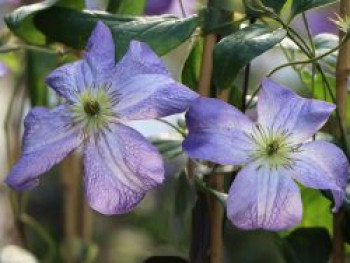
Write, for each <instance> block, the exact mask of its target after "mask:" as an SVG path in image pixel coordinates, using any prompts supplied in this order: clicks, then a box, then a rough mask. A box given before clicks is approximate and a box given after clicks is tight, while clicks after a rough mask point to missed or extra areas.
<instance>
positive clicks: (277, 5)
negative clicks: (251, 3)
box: [243, 0, 287, 17]
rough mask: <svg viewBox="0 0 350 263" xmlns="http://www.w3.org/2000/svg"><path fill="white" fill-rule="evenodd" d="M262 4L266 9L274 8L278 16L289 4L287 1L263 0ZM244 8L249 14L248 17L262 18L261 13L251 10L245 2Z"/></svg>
mask: <svg viewBox="0 0 350 263" xmlns="http://www.w3.org/2000/svg"><path fill="white" fill-rule="evenodd" d="M261 2H262V4H263V5H264V6H266V7H269V8H272V9H273V10H274V11H275V12H276V13H277V14H279V13H280V12H281V10H282V8H283V6H284V5H285V3H286V2H287V0H279V1H276V0H261ZM243 3H244V6H245V12H246V14H247V16H249V17H260V16H261V13H259V12H257V11H255V10H252V9H251V8H249V7H248V6H247V4H246V3H245V1H243Z"/></svg>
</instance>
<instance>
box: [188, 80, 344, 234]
mask: <svg viewBox="0 0 350 263" xmlns="http://www.w3.org/2000/svg"><path fill="white" fill-rule="evenodd" d="M334 109H335V106H334V105H333V104H330V103H327V102H323V101H317V100H311V99H305V98H302V97H300V96H298V95H296V94H295V93H293V92H292V91H291V90H289V89H286V88H284V87H281V86H279V85H278V84H277V83H275V82H273V81H271V80H269V79H265V80H264V81H263V88H262V90H261V92H260V94H259V98H258V106H257V111H258V121H257V123H253V122H252V121H251V120H250V119H249V118H247V117H246V116H245V115H243V114H242V113H241V112H240V111H238V110H237V109H235V108H234V107H232V106H230V105H228V104H226V103H225V102H222V101H220V100H217V99H206V98H199V99H197V101H195V102H194V103H193V105H192V106H191V108H190V110H189V111H188V112H187V114H186V121H187V125H188V129H189V135H188V136H187V138H186V140H185V141H184V143H183V148H184V150H185V151H186V152H187V154H188V155H189V156H190V157H192V158H199V159H203V160H209V161H213V162H215V163H219V164H227V165H243V167H242V169H241V171H240V172H239V173H238V175H237V177H236V178H235V180H234V182H233V184H232V186H231V188H230V191H229V196H228V200H227V216H228V218H229V219H230V220H231V221H232V223H233V224H234V225H236V226H237V227H239V228H243V229H255V228H264V229H268V230H282V229H287V228H290V227H292V226H294V225H296V224H298V223H299V222H300V220H301V218H302V203H301V198H300V192H299V189H298V186H297V184H296V183H295V182H294V180H297V181H299V182H300V183H301V184H303V185H305V186H308V187H311V188H316V189H330V190H332V193H333V196H334V201H335V208H334V210H337V209H338V208H339V207H340V206H341V204H342V201H343V199H344V196H345V187H346V177H347V172H348V161H347V158H346V157H345V155H344V154H343V152H342V151H341V150H340V149H339V148H338V147H336V146H334V145H333V144H331V143H328V142H325V141H311V140H309V139H311V138H312V136H313V135H314V134H315V133H316V132H317V131H318V130H319V129H320V128H321V127H322V126H323V125H324V124H325V123H326V121H327V120H328V118H329V116H330V114H331V112H332V111H333V110H334ZM293 179H294V180H293Z"/></svg>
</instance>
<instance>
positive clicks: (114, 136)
mask: <svg viewBox="0 0 350 263" xmlns="http://www.w3.org/2000/svg"><path fill="white" fill-rule="evenodd" d="M46 82H47V84H48V85H49V86H51V87H52V88H53V89H54V90H55V91H56V92H57V93H58V94H59V95H60V96H62V97H63V98H65V99H66V102H65V103H64V104H62V105H60V106H57V107H56V108H54V109H52V110H48V109H46V108H41V107H39V108H34V109H33V110H32V111H31V112H29V114H28V116H27V117H26V119H25V122H24V127H25V132H24V136H23V153H22V157H21V158H20V159H19V161H18V162H17V164H15V166H14V167H13V168H12V170H11V171H10V173H9V175H8V176H7V178H6V183H7V184H8V185H9V186H11V187H13V188H14V189H17V190H23V189H30V188H33V187H34V186H36V185H37V184H38V181H39V180H38V178H39V175H41V174H42V173H44V172H45V171H47V170H49V169H50V168H51V167H52V166H53V165H55V164H56V163H58V162H60V161H61V160H62V159H63V158H64V157H65V156H67V155H68V154H69V153H70V152H71V151H72V150H74V149H76V148H77V147H79V146H81V145H82V146H83V152H84V168H85V177H84V182H85V189H86V196H87V199H88V201H89V202H90V205H91V207H92V208H93V209H95V210H97V211H99V212H101V213H103V214H119V213H125V212H128V211H130V210H132V209H133V208H134V207H135V205H136V204H138V203H139V202H140V201H141V200H142V198H143V197H144V195H145V193H146V192H147V191H149V190H150V189H152V188H154V187H155V186H157V185H158V184H160V183H161V182H162V181H163V177H164V168H163V161H162V158H161V156H160V155H159V153H158V152H157V150H156V148H155V147H154V146H152V145H151V144H150V143H149V142H148V141H147V140H146V139H145V138H144V137H143V136H142V135H141V134H140V133H138V132H137V131H136V130H133V129H132V128H130V127H128V126H127V124H128V122H129V121H132V120H140V119H152V118H158V117H163V116H167V115H170V114H174V113H179V112H183V111H185V110H186V109H187V108H188V107H189V104H190V103H191V102H192V101H193V100H194V99H196V98H197V95H196V93H194V92H193V91H191V90H190V89H188V88H186V87H185V86H183V85H181V84H179V83H177V82H175V81H174V80H173V79H172V78H171V76H170V74H169V72H168V70H167V69H166V68H165V67H164V65H163V63H162V62H161V60H160V59H159V58H158V57H157V56H156V54H155V53H153V52H152V51H151V49H150V48H149V47H148V46H147V45H146V44H144V43H141V42H137V41H132V42H131V43H130V47H129V50H128V51H127V53H126V55H125V56H124V57H123V58H122V59H121V61H119V63H118V64H117V65H115V60H114V44H113V39H112V35H111V32H110V31H109V29H108V28H107V27H106V26H105V25H104V24H103V23H102V22H98V23H97V26H96V27H95V29H94V30H93V32H92V34H91V36H90V39H89V41H88V44H87V47H86V54H85V57H84V59H83V60H80V61H77V62H74V63H71V64H67V65H64V66H62V67H60V68H58V69H56V70H55V71H53V72H52V73H51V74H50V75H49V76H48V77H47V78H46Z"/></svg>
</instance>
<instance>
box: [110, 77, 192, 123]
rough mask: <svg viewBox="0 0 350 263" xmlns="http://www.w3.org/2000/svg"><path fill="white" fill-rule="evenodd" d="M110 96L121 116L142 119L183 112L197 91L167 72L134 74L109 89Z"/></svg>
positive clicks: (116, 112) (115, 109)
mask: <svg viewBox="0 0 350 263" xmlns="http://www.w3.org/2000/svg"><path fill="white" fill-rule="evenodd" d="M110 96H111V97H112V101H113V102H114V106H113V111H114V112H115V114H117V115H118V116H119V117H120V118H121V119H123V120H141V119H154V118H160V117H164V116H168V115H172V114H175V113H181V112H184V111H186V110H187V109H188V107H189V106H190V104H191V103H192V102H193V101H194V100H195V99H196V98H197V97H198V94H197V93H195V92H193V91H192V90H190V89H189V88H187V87H185V86H183V85H181V84H180V83H177V82H175V81H174V80H173V79H171V78H170V77H169V76H167V75H164V74H163V75H161V74H137V73H135V76H133V77H130V78H129V79H128V80H125V81H124V82H122V83H120V84H119V85H118V87H116V89H115V88H112V89H111V90H110Z"/></svg>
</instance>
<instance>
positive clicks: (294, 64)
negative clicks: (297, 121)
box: [247, 38, 347, 108]
mask: <svg viewBox="0 0 350 263" xmlns="http://www.w3.org/2000/svg"><path fill="white" fill-rule="evenodd" d="M346 40H347V38H343V39H342V41H341V43H340V44H339V45H338V46H337V47H335V48H333V49H330V50H329V51H327V52H325V53H323V54H322V55H320V56H318V57H312V58H310V59H307V60H302V61H294V62H289V63H286V64H283V65H280V66H278V67H277V68H275V69H273V70H272V71H271V72H270V73H269V74H267V77H271V76H272V75H273V74H275V73H276V72H277V71H279V70H281V69H283V68H286V67H295V66H296V65H302V64H310V63H315V62H317V61H318V60H320V59H322V58H324V57H327V56H329V55H330V54H332V53H334V52H335V51H337V50H338V49H339V48H340V47H341V46H342V45H344V44H345V43H346ZM317 65H318V66H319V64H317ZM316 67H317V66H316ZM317 69H318V71H319V72H320V74H321V76H322V78H323V79H326V76H325V74H324V72H323V70H322V69H321V66H319V67H317ZM325 84H326V86H328V87H329V89H330V85H329V83H328V81H325ZM260 89H261V85H259V87H258V88H257V89H256V90H255V91H254V92H253V94H252V95H251V98H250V100H249V101H248V103H247V108H248V107H249V106H251V104H252V102H253V99H254V97H255V96H256V95H257V94H258V92H259V90H260ZM330 92H331V91H330ZM333 98H334V100H333V99H332V100H333V102H335V97H334V96H333Z"/></svg>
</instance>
